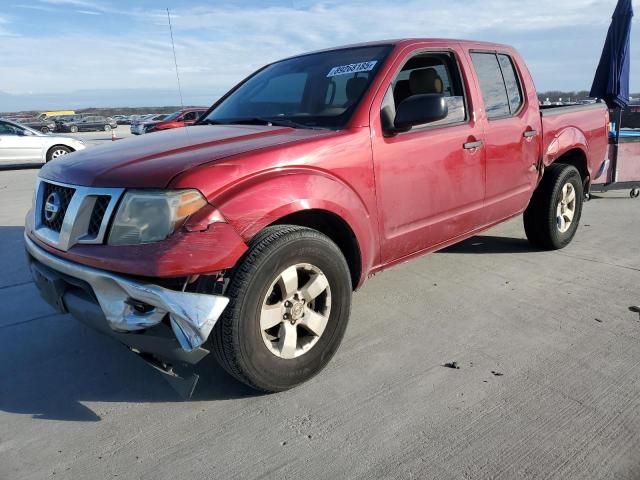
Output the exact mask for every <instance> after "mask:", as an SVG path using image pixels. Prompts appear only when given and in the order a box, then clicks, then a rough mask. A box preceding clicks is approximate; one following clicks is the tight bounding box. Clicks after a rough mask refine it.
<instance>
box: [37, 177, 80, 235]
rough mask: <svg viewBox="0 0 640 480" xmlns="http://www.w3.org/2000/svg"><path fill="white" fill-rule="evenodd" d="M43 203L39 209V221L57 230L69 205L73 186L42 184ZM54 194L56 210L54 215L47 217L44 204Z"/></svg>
mask: <svg viewBox="0 0 640 480" xmlns="http://www.w3.org/2000/svg"><path fill="white" fill-rule="evenodd" d="M44 185H45V186H44V194H43V195H44V203H43V205H42V208H41V210H40V212H41V215H42V218H41V221H42V223H43V224H44V225H46V226H47V227H49V228H50V229H51V230H53V231H54V232H59V231H60V229H61V228H62V221H63V220H64V215H65V213H66V212H67V208H68V207H69V203H70V202H71V198H72V197H73V194H74V193H75V189H74V188H70V187H63V186H60V185H55V184H53V183H45V184H44ZM54 194H55V195H56V198H57V199H58V200H57V201H58V203H59V205H58V207H57V208H58V210H57V211H56V212H55V215H52V216H51V217H50V218H49V219H47V211H46V210H45V205H46V203H47V201H48V200H49V198H50V197H52V195H54Z"/></svg>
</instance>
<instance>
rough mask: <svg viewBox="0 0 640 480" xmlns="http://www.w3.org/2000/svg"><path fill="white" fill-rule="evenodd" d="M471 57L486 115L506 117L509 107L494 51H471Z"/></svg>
mask: <svg viewBox="0 0 640 480" xmlns="http://www.w3.org/2000/svg"><path fill="white" fill-rule="evenodd" d="M471 58H472V60H473V66H474V67H475V69H476V74H477V75H478V82H480V90H481V91H482V99H483V100H484V108H485V110H486V112H487V117H488V118H489V119H493V118H500V117H508V116H509V115H511V109H510V107H509V97H508V96H507V89H506V88H505V85H504V79H503V78H502V70H501V69H500V64H499V63H498V57H497V56H496V55H495V54H494V53H472V54H471Z"/></svg>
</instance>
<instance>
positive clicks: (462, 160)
mask: <svg viewBox="0 0 640 480" xmlns="http://www.w3.org/2000/svg"><path fill="white" fill-rule="evenodd" d="M464 58H465V57H464V56H463V55H460V53H459V52H452V51H425V50H421V51H419V52H416V51H414V52H413V53H411V54H409V55H407V56H405V57H404V58H403V59H401V61H400V62H398V65H397V70H395V68H396V67H394V69H392V70H391V74H390V76H391V78H387V79H386V81H388V82H389V83H388V84H386V86H383V89H381V91H382V92H385V93H384V97H383V98H382V100H381V102H380V104H379V105H380V107H379V108H378V109H376V107H375V105H377V103H376V102H374V108H372V112H376V113H375V114H372V115H375V117H376V118H372V120H371V125H373V126H374V128H375V130H376V131H377V132H380V134H374V135H372V146H373V162H374V168H375V179H376V191H377V202H378V212H379V218H380V237H381V255H382V263H392V262H394V261H397V260H400V259H402V258H403V257H407V256H410V255H412V254H414V253H417V252H420V251H423V250H430V249H433V250H435V249H437V248H438V246H440V245H443V244H446V243H447V242H449V241H451V240H453V239H455V238H457V237H460V236H462V235H464V234H465V233H468V232H470V231H473V230H474V229H476V228H478V227H479V226H480V223H481V217H482V216H481V215H480V213H481V210H482V206H483V202H484V194H485V152H484V148H483V143H482V142H483V131H482V127H481V125H479V124H477V123H476V122H475V120H474V115H473V102H472V96H471V93H470V92H471V89H470V87H469V83H468V81H467V79H466V78H465V77H464V76H463V75H462V70H461V65H462V64H463V63H462V62H464V61H465V60H464ZM464 65H466V63H465V64H464ZM383 85H384V84H383ZM420 94H441V95H444V97H445V101H446V103H447V106H448V115H447V117H446V118H444V119H443V120H438V121H437V122H432V123H428V124H424V125H418V126H414V127H413V128H412V129H411V130H409V131H408V132H404V133H395V134H389V133H386V134H385V133H384V130H383V125H385V124H386V125H389V121H390V122H391V124H392V123H393V118H394V117H395V110H396V108H397V107H398V105H399V104H400V103H401V102H402V101H403V100H405V99H406V98H408V97H410V96H412V95H420ZM376 127H377V128H376ZM387 132H388V130H387Z"/></svg>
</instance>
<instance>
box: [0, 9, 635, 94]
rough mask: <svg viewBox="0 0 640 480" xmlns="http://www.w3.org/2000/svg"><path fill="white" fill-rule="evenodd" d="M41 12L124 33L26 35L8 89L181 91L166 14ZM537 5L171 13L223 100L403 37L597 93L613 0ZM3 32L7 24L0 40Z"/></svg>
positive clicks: (196, 75) (5, 70)
mask: <svg viewBox="0 0 640 480" xmlns="http://www.w3.org/2000/svg"><path fill="white" fill-rule="evenodd" d="M40 3H41V4H42V5H41V6H43V7H44V8H50V7H51V8H54V7H55V8H54V9H55V10H58V9H59V8H63V9H69V11H70V12H72V11H76V12H78V13H85V14H90V13H88V12H93V13H105V14H106V13H109V14H113V15H104V17H105V22H107V19H109V20H113V19H114V18H120V20H118V22H119V26H118V28H116V29H114V28H113V24H111V26H110V27H106V26H105V28H104V29H96V27H95V23H96V22H95V21H92V22H91V24H90V25H91V29H89V27H86V28H83V24H82V20H81V19H80V18H79V17H78V19H77V21H75V23H74V29H73V30H71V31H70V33H60V31H56V32H55V33H51V34H46V35H44V37H43V35H39V36H38V37H35V36H30V35H27V34H26V33H23V32H21V33H23V35H22V36H21V37H4V40H3V41H4V45H3V61H2V62H1V63H0V79H2V84H1V85H0V88H2V89H3V90H5V91H8V92H12V93H21V92H28V91H34V92H36V93H49V92H53V93H55V92H70V91H74V90H83V89H87V88H96V89H107V88H108V89H115V88H133V89H138V88H143V89H144V88H146V89H149V90H153V89H173V88H175V71H174V67H173V57H172V53H171V43H170V38H169V31H168V24H167V18H166V11H165V10H163V9H159V8H145V9H143V8H140V7H139V6H138V7H130V6H129V4H128V3H127V4H120V5H119V4H118V1H117V0H113V1H111V2H109V3H100V2H97V1H93V0H40ZM527 3H528V2H514V1H513V0H451V1H449V2H446V4H445V5H444V6H443V4H442V2H440V1H438V2H436V1H435V0H396V1H395V2H393V3H391V2H388V1H382V0H369V1H364V0H354V1H350V2H347V1H344V0H325V1H322V2H312V1H293V2H292V1H287V2H286V3H283V4H276V3H274V2H273V1H272V2H267V1H265V2H261V3H255V2H249V1H248V0H246V1H241V2H233V3H232V2H230V0H227V1H226V2H225V1H224V0H223V1H222V2H216V3H212V4H200V5H197V4H194V2H189V3H188V4H186V5H185V4H184V3H180V4H177V5H176V6H174V7H172V11H171V12H172V23H173V28H174V38H175V42H176V54H177V59H178V64H179V67H180V74H181V81H182V86H183V90H184V91H185V94H188V93H189V92H211V96H212V97H213V98H215V97H216V96H218V95H220V94H222V93H224V92H225V91H226V90H227V89H228V88H230V87H231V86H233V85H234V84H235V83H236V82H238V81H239V80H240V79H242V78H243V77H244V76H245V75H247V74H248V73H250V72H251V71H253V70H255V69H256V68H258V67H260V66H261V65H263V64H265V63H268V62H271V61H274V60H277V59H279V58H283V57H286V56H290V55H294V54H298V53H301V52H305V51H310V50H318V49H322V48H327V47H331V46H336V45H341V44H348V43H355V42H362V41H370V40H379V39H384V38H403V37H448V38H473V39H478V40H489V41H496V42H499V43H508V44H513V45H514V46H516V48H518V49H519V50H520V51H521V52H522V53H523V55H524V57H525V59H526V60H527V62H528V64H529V66H530V70H531V71H532V74H533V76H534V79H535V81H536V83H537V85H538V88H540V89H541V90H547V89H552V88H558V89H567V90H570V89H584V88H588V87H589V86H590V83H591V79H592V77H593V74H594V71H595V67H596V64H597V62H598V59H599V57H600V51H601V49H602V44H603V42H604V38H605V35H606V31H607V27H608V24H609V21H610V15H611V13H612V11H613V7H614V3H615V2H614V0H563V1H562V2H560V1H558V0H538V1H536V2H535V5H534V6H533V8H529V7H527V6H526V4H527ZM637 3H638V2H637V1H636V2H635V3H634V5H637ZM79 11H82V12H79ZM637 11H638V12H640V5H638V6H637ZM118 15H119V16H118ZM636 18H638V17H636ZM0 19H2V17H0ZM105 25H106V23H105ZM3 27H4V24H3V23H2V21H1V20H0V32H2V28H3ZM638 32H639V30H638V26H637V22H636V25H634V33H633V35H634V40H632V43H636V44H637V43H638V40H640V37H639V34H638ZM0 34H1V33H0ZM42 45H46V46H47V48H46V49H43V48H42ZM24 52H29V54H28V55H25V54H24ZM639 68H640V67H639V64H638V63H637V62H632V90H640V69H639Z"/></svg>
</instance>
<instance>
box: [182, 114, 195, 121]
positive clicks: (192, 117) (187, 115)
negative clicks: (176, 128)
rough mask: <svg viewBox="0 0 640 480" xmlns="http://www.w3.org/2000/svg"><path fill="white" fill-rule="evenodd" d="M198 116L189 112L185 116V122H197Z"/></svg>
mask: <svg viewBox="0 0 640 480" xmlns="http://www.w3.org/2000/svg"><path fill="white" fill-rule="evenodd" d="M197 116H198V114H197V113H196V112H187V113H185V115H184V119H183V120H184V121H186V122H190V121H191V120H195V119H196V117H197Z"/></svg>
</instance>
